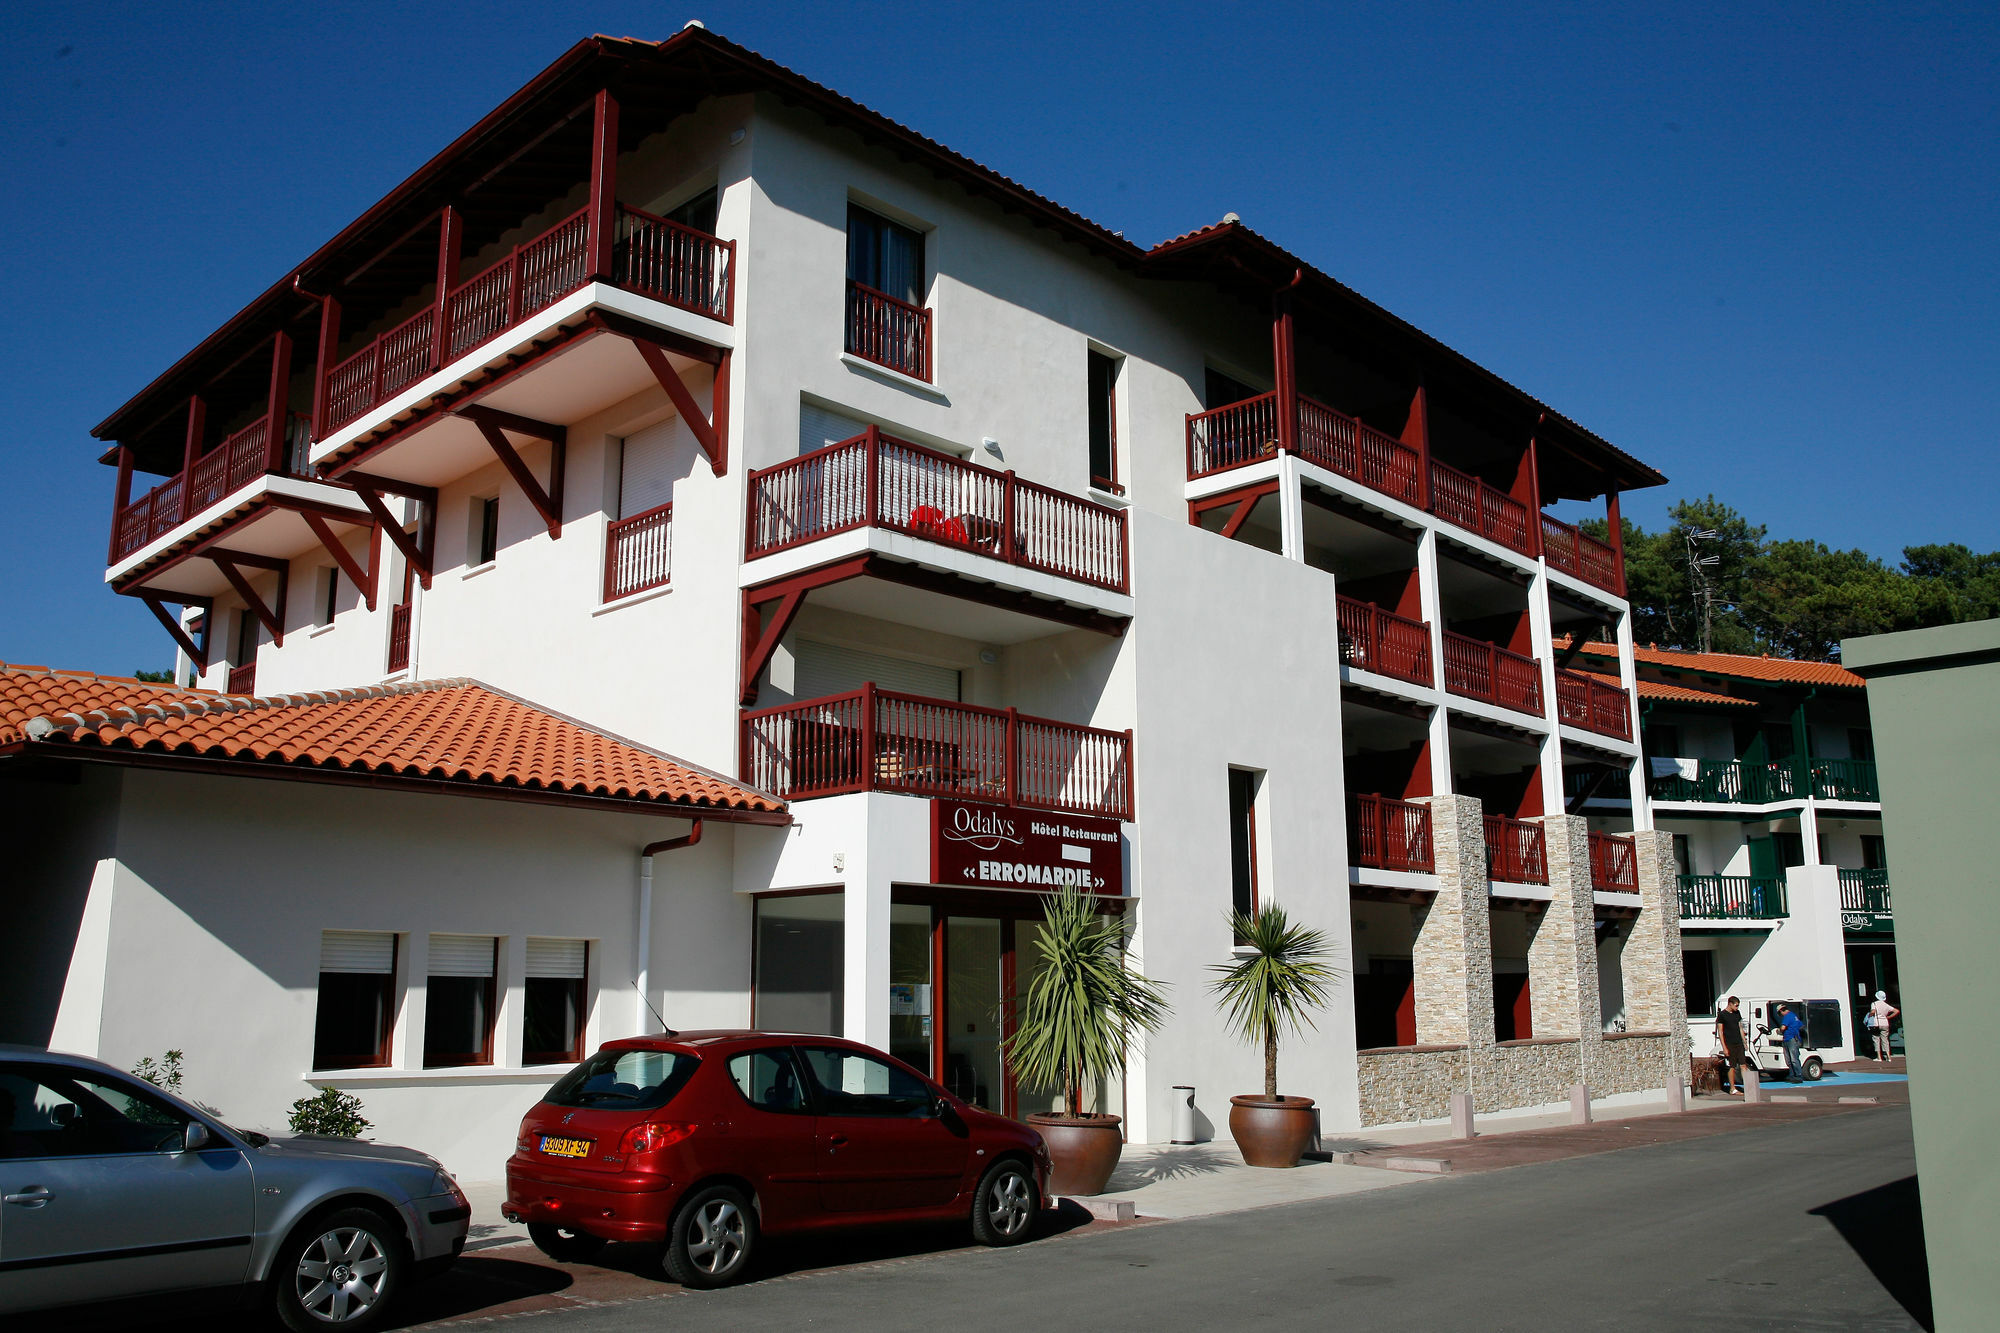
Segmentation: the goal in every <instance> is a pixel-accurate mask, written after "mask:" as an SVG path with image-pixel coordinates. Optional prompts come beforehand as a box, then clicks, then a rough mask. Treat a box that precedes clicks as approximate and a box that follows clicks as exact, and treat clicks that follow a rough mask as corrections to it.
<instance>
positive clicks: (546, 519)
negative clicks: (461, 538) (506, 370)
mask: <svg viewBox="0 0 2000 1333" xmlns="http://www.w3.org/2000/svg"><path fill="white" fill-rule="evenodd" d="M452 415H453V416H456V417H462V418H464V419H465V420H467V421H469V422H471V423H472V424H473V425H474V426H477V427H478V428H479V433H480V434H481V435H483V436H485V437H486V443H487V444H488V445H489V446H490V447H491V448H492V450H493V455H494V457H496V458H498V459H499V460H500V466H502V467H504V468H506V469H507V475H508V476H510V477H512V478H513V479H514V484H515V485H516V486H519V487H520V488H521V494H523V495H525V496H526V497H527V498H528V503H529V504H531V505H533V506H534V507H535V512H536V513H538V514H540V515H541V516H542V522H543V523H545V524H547V525H548V529H549V536H550V537H552V538H553V537H561V536H562V502H563V470H564V460H565V457H566V455H567V454H568V444H569V429H568V428H567V427H565V426H553V425H550V424H549V423H547V422H545V421H536V420H535V419H534V418H532V417H523V416H516V415H515V414H514V413H512V412H502V411H500V410H499V409H498V408H493V407H479V406H477V405H473V406H467V407H461V408H457V409H455V410H454V411H453V412H452ZM510 430H511V431H513V432H514V433H515V434H517V435H528V436H532V437H534V438H535V439H538V440H547V441H548V442H549V484H548V488H547V489H546V490H544V489H543V488H542V484H541V483H540V482H538V481H536V480H535V474H534V473H532V472H530V471H529V470H528V465H527V463H526V462H524V461H522V458H521V455H520V453H519V452H518V451H517V450H516V449H515V448H514V446H513V444H512V443H511V442H510V441H509V440H508V439H507V436H506V432H507V431H510Z"/></svg>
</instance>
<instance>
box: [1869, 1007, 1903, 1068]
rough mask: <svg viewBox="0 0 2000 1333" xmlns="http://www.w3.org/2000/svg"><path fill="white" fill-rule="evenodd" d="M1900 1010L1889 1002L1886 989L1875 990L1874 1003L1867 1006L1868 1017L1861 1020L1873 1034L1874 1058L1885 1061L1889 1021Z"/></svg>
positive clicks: (1887, 1047) (1887, 1054)
mask: <svg viewBox="0 0 2000 1333" xmlns="http://www.w3.org/2000/svg"><path fill="white" fill-rule="evenodd" d="M1902 1012H1903V1011H1902V1010H1901V1009H1898V1008H1897V1007H1896V1006H1895V1005H1893V1004H1890V1003H1889V993H1888V992H1887V991H1879V990H1878V991H1876V992H1875V1003H1873V1004H1871V1005H1869V1006H1868V1017H1867V1018H1865V1019H1863V1020H1862V1021H1863V1022H1864V1023H1866V1024H1867V1025H1868V1030H1869V1031H1870V1032H1872V1033H1874V1034H1875V1058H1876V1060H1878V1061H1886V1060H1887V1059H1888V1058H1889V1021H1890V1020H1891V1019H1893V1018H1895V1017H1896V1016H1897V1015H1898V1014H1900V1013H1902Z"/></svg>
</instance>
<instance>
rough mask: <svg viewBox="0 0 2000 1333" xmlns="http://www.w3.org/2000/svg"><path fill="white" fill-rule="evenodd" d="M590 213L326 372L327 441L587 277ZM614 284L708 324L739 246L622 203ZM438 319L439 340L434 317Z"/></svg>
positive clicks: (725, 296) (722, 300)
mask: <svg viewBox="0 0 2000 1333" xmlns="http://www.w3.org/2000/svg"><path fill="white" fill-rule="evenodd" d="M590 226H591V220H590V210H589V209H587V208H586V209H582V210H580V211H578V212H576V213H572V214H570V215H569V216H568V217H566V218H564V219H563V220H562V221H560V222H558V223H556V224H555V225H554V226H552V227H550V228H549V229H548V230H547V231H545V232H543V233H542V234H541V235H539V236H536V237H534V238H533V239H532V240H528V241H524V242H522V243H521V244H520V245H517V246H515V247H514V248H513V249H512V250H511V251H509V252H508V253H507V255H506V256H505V257H503V258H502V259H500V260H499V261H498V262H496V263H493V264H491V265H489V266H488V267H486V268H485V269H483V270H482V271H481V272H479V273H477V274H475V275H474V276H473V277H471V278H470V279H468V280H466V281H465V282H462V283H460V284H459V285H458V286H456V287H453V288H452V289H451V290H450V291H448V292H447V293H445V298H444V300H443V302H442V303H440V304H433V305H430V306H426V307H425V308H424V309H422V310H420V311H418V312H417V313H416V314H414V315H412V316H410V318H408V319H407V320H405V321H403V322H402V323H401V324H398V325H397V326H396V327H395V328H393V329H391V330H389V331H388V332H387V333H385V334H383V335H382V336H380V337H379V338H376V339H375V340H374V341H372V342H370V343H369V344H368V345H367V346H366V347H363V348H362V349H361V350H360V351H358V352H356V353H355V354H354V355H352V356H350V357H348V358H347V359H346V360H345V361H342V362H341V363H340V364H339V365H337V366H335V367H333V369H332V370H330V371H328V372H327V378H326V421H325V423H324V425H323V427H322V429H323V430H325V431H326V432H327V433H328V434H331V433H332V432H334V431H336V430H338V429H340V428H341V427H342V426H345V425H347V424H348V423H349V422H352V421H354V420H355V419H356V418H358V417H360V416H361V415H362V414H363V413H365V412H368V411H369V410H371V409H373V408H375V407H379V406H380V405H381V404H383V403H385V402H387V401H388V400H389V399H391V398H393V397H395V396H396V395H397V394H398V393H401V392H402V391H403V390H404V389H407V388H409V387H410V386H411V385H412V384H415V383H416V382H417V381H418V380H420V379H422V378H423V377H424V376H425V375H428V374H430V373H432V372H433V371H435V370H437V369H439V368H440V366H441V365H442V364H449V363H450V362H452V361H455V360H457V359H458V358H459V357H461V356H464V355H465V354H466V353H468V352H470V351H472V350H473V349H474V348H476V347H478V346H479V345H480V344H482V343H484V342H486V341H487V340H489V339H491V338H494V337H496V336H498V335H499V334H502V333H505V332H506V331H507V330H508V329H510V328H512V327H514V325H516V324H518V323H520V322H521V321H522V320H524V319H526V318H528V317H529V316H531V315H533V314H535V313H537V312H538V311H542V310H546V309H547V308H548V307H549V306H552V305H554V304H555V303H556V302H557V301H560V300H561V299H562V298H563V297H565V296H568V295H569V294H570V293H571V292H574V291H576V290H577V289H579V288H581V287H582V286H584V284H586V283H587V282H589V281H590V279H591V276H592V274H591V267H590V257H591V250H592V246H591V235H590ZM614 226H615V227H616V228H617V231H616V237H617V239H616V242H615V245H614V250H613V272H612V275H611V280H612V281H613V282H614V283H616V284H617V285H618V286H621V287H624V288H626V289H628V290H630V291H634V292H638V293H639V294H640V295H642V296H650V297H652V298H654V299H655V300H660V301H665V302H667V303H668V304H671V305H677V306H680V307H682V308H684V309H687V310H692V311H694V312H696V313H697V314H702V315H707V316H709V317H710V318H712V319H718V320H722V321H724V322H725V323H726V322H728V321H729V320H730V318H731V317H732V315H733V312H734V290H733V289H734V275H735V269H736V245H735V242H733V241H722V240H717V239H716V238H715V237H713V236H709V235H707V234H706V233H703V232H698V231H696V230H694V229H693V228H691V227H684V226H682V225H681V224H680V223H678V222H671V221H668V220H667V219H665V218H658V217H654V216H653V215H652V214H651V213H646V212H642V211H640V210H639V209H636V208H629V207H626V206H625V205H622V204H621V205H620V206H619V207H618V210H617V215H616V220H615V222H614ZM440 309H441V310H442V312H443V318H444V330H443V337H442V338H440V337H439V336H438V323H437V321H438V317H439V312H440Z"/></svg>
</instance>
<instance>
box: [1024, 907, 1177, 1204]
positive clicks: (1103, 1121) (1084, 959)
mask: <svg viewBox="0 0 2000 1333" xmlns="http://www.w3.org/2000/svg"><path fill="white" fill-rule="evenodd" d="M1035 949H1036V952H1037V953H1038V954H1039V955H1040V959H1041V966H1040V969H1039V970H1038V971H1037V972H1036V973H1035V976H1034V979H1033V980H1032V981H1030V982H1029V983H1028V989H1027V992H1026V993H1025V994H1024V995H1022V996H1021V998H1020V1000H1019V1002H1018V1008H1017V1010H1016V1016H1015V1024H1014V1033H1013V1035H1012V1036H1011V1037H1009V1038H1008V1039H1007V1059H1008V1062H1009V1063H1010V1064H1011V1065H1012V1066H1013V1069H1014V1074H1015V1076H1016V1077H1017V1078H1018V1079H1020V1081H1021V1082H1022V1083H1023V1084H1029V1085H1035V1086H1040V1087H1053V1088H1056V1089H1058V1090H1060V1092H1061V1094H1062V1099H1063V1111H1062V1112H1060V1113H1058V1112H1054V1111H1044V1112H1037V1113H1036V1114H1033V1115H1030V1116H1029V1117H1028V1123H1029V1124H1031V1125H1033V1126H1034V1127H1035V1129H1036V1130H1037V1131H1038V1132H1039V1133H1040V1134H1041V1136H1042V1140H1043V1141H1044V1142H1045V1143H1047V1144H1048V1145H1049V1157H1050V1159H1051V1162H1052V1165H1053V1170H1052V1172H1051V1174H1050V1176H1049V1193H1050V1194H1052V1195H1056V1194H1101V1193H1103V1192H1104V1187H1105V1185H1106V1184H1108V1183H1109V1182H1110V1180H1111V1173H1112V1172H1113V1171H1116V1170H1117V1169H1118V1157H1119V1153H1120V1152H1121V1151H1122V1150H1123V1147H1124V1136H1123V1133H1122V1132H1121V1130H1120V1125H1121V1123H1122V1122H1121V1120H1120V1118H1119V1117H1118V1116H1115V1115H1097V1114H1088V1113H1086V1112H1085V1111H1084V1109H1083V1090H1084V1085H1085V1084H1086V1083H1087V1082H1097V1083H1101V1082H1102V1080H1104V1079H1105V1078H1106V1077H1108V1076H1109V1075H1110V1074H1111V1073H1112V1071H1114V1070H1116V1069H1117V1068H1119V1067H1120V1066H1121V1065H1122V1064H1123V1063H1124V1060H1125V1048H1126V1047H1127V1046H1128V1045H1129V1044H1130V1043H1131V1041H1132V1038H1133V1037H1135V1036H1137V1035H1138V1034H1140V1033H1142V1032H1151V1031H1153V1030H1154V1029H1155V1028H1157V1027H1159V1025H1160V1023H1161V1021H1162V1020H1164V1019H1165V1018H1166V1016H1167V1002H1166V997H1165V996H1164V994H1163V993H1162V991H1161V988H1160V986H1159V984H1158V983H1157V982H1153V981H1148V980H1147V979H1146V978H1145V977H1143V976H1141V975H1139V974H1138V973H1137V972H1135V971H1133V970H1132V969H1131V968H1129V967H1127V966H1126V964H1125V932H1124V927H1123V925H1122V924H1121V923H1120V921H1119V920H1118V918H1116V917H1112V916H1104V915H1100V914H1099V913H1098V911H1097V907H1096V904H1095V902H1093V900H1092V899H1091V898H1090V897H1089V896H1088V895H1086V894H1084V893H1081V892H1079V891H1078V890H1076V889H1074V888H1066V889H1064V890H1063V891H1062V892H1060V893H1058V894H1056V895H1055V896H1054V897H1052V898H1050V899H1049V901H1048V904H1047V906H1046V907H1045V908H1044V909H1043V925H1042V931H1041V935H1040V938H1038V939H1037V940H1036V942H1035Z"/></svg>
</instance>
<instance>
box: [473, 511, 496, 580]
mask: <svg viewBox="0 0 2000 1333" xmlns="http://www.w3.org/2000/svg"><path fill="white" fill-rule="evenodd" d="M472 536H473V548H472V563H473V564H474V565H490V564H492V563H493V558H494V557H495V556H497V555H499V554H500V497H499V496H497V495H489V496H487V497H485V498H484V499H481V500H474V501H473V502H472Z"/></svg>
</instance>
